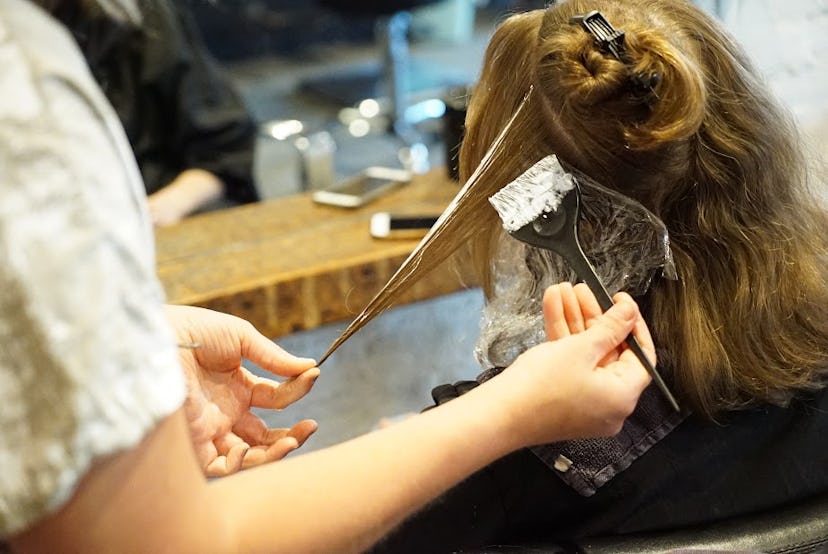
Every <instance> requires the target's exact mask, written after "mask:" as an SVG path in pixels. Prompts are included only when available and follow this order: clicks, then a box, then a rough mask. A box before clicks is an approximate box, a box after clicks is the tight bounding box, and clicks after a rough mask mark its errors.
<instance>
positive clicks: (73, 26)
mask: <svg viewBox="0 0 828 554" xmlns="http://www.w3.org/2000/svg"><path fill="white" fill-rule="evenodd" d="M52 3H53V6H54V7H53V9H52V11H53V13H54V14H55V16H56V17H57V18H58V19H60V20H61V21H62V22H63V23H64V24H65V25H66V26H67V27H68V28H69V29H70V30H71V31H72V34H73V35H74V36H75V39H76V40H77V42H78V44H79V45H80V46H81V50H82V51H83V53H84V55H85V57H86V60H87V62H88V64H89V66H90V67H91V68H92V73H93V75H94V76H95V79H96V80H97V81H98V83H99V85H100V86H101V88H102V89H103V91H104V93H106V96H107V98H108V99H109V101H110V103H111V104H112V105H113V106H114V107H115V111H116V112H117V113H118V116H119V117H120V119H121V122H122V123H123V125H124V128H125V129H126V132H127V136H128V137H129V141H130V144H131V145H132V149H133V151H134V152H135V157H136V159H137V160H138V167H139V168H140V169H141V174H142V175H143V178H144V184H145V186H146V191H147V195H148V202H149V208H150V215H151V217H152V220H153V223H154V224H156V225H170V224H172V223H175V222H177V221H179V220H181V219H182V218H184V217H186V216H187V215H190V214H192V213H193V212H197V211H199V210H204V209H209V208H215V207H219V206H222V205H225V206H226V205H237V204H244V203H248V202H255V201H257V200H259V195H258V192H257V190H256V186H255V182H254V179H253V155H254V141H255V137H256V126H255V124H254V122H253V120H252V118H251V116H250V114H249V112H248V110H247V108H246V106H245V104H244V102H243V99H242V98H241V97H240V95H239V94H238V92H237V91H236V90H235V89H234V87H233V85H232V83H231V82H230V81H229V79H228V78H227V77H226V75H224V74H223V73H222V71H221V70H220V68H219V67H218V66H217V64H216V63H215V62H214V60H213V59H212V58H211V56H210V54H209V52H208V50H207V47H206V46H205V44H204V42H203V39H202V37H201V36H200V33H199V29H198V27H197V25H196V24H195V21H194V19H193V17H192V14H191V13H190V12H189V10H188V8H187V6H186V5H185V4H183V3H180V2H172V1H169V0H142V1H141V2H139V3H138V4H137V5H138V6H139V9H140V10H141V17H142V20H143V23H142V24H141V25H135V24H132V23H129V22H124V21H116V20H113V19H112V18H111V17H109V16H108V15H107V14H106V13H103V12H100V11H99V10H96V9H95V8H94V6H93V7H91V8H90V7H89V6H88V5H87V4H85V3H84V2H67V1H64V0H53V2H52ZM90 10H91V12H90Z"/></svg>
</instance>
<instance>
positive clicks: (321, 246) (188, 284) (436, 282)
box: [156, 168, 472, 338]
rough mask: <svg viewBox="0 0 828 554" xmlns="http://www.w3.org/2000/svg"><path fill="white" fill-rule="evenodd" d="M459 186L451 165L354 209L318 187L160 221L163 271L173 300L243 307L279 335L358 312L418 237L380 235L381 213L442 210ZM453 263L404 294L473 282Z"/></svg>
mask: <svg viewBox="0 0 828 554" xmlns="http://www.w3.org/2000/svg"><path fill="white" fill-rule="evenodd" d="M458 190H459V186H458V185H457V184H456V183H453V182H452V181H450V180H448V178H447V177H445V170H444V169H442V168H441V169H436V170H433V171H432V172H431V173H428V174H426V175H419V176H415V178H414V179H413V180H412V182H411V183H410V184H408V185H405V186H403V187H401V188H400V189H398V190H396V191H394V192H392V193H390V194H388V195H387V196H385V197H383V198H380V199H378V200H376V201H374V202H371V203H369V204H368V205H366V206H363V207H362V208H356V209H348V208H336V207H331V206H323V205H320V204H316V203H314V202H313V201H312V200H311V198H310V195H309V194H300V195H294V196H288V197H284V198H278V199H274V200H268V201H263V202H260V203H257V204H250V205H246V206H241V207H235V208H229V209H226V210H221V211H216V212H209V213H206V214H201V215H197V216H194V217H191V218H188V219H186V220H184V221H182V222H181V223H179V224H177V225H175V226H172V227H166V228H159V229H157V231H156V248H157V260H158V275H159V277H160V279H161V282H162V283H163V285H164V288H165V290H166V293H167V300H168V302H171V303H175V304H190V305H196V306H204V307H207V308H212V309H215V310H220V311H223V312H227V313H232V314H235V315H238V316H241V317H243V318H245V319H247V320H249V321H250V322H251V323H253V324H254V325H255V326H256V327H257V328H258V329H259V330H260V331H261V332H262V333H264V334H265V335H267V336H269V337H273V338H275V337H278V336H280V335H284V334H287V333H290V332H293V331H298V330H302V329H312V328H314V327H316V326H318V325H321V324H324V323H330V322H333V321H339V320H343V319H350V318H352V317H353V316H355V315H356V314H357V313H359V311H361V309H362V308H363V307H364V306H365V304H366V303H367V302H368V301H369V300H370V299H371V298H372V297H373V295H374V294H375V293H376V292H377V291H378V290H379V289H380V288H381V287H382V285H384V284H385V282H386V281H387V280H388V279H389V278H390V277H391V275H392V274H393V272H394V271H395V270H396V269H397V268H398V267H399V266H400V264H401V263H402V262H403V260H404V259H405V258H406V257H407V256H408V254H409V253H410V252H411V251H412V250H413V248H414V247H415V246H416V244H417V243H418V240H400V239H374V238H372V237H371V236H370V234H369V222H370V218H371V215H372V214H373V213H375V212H378V211H389V212H391V213H399V214H409V215H413V214H437V213H440V212H441V211H442V210H443V209H444V208H445V206H447V205H448V203H449V201H450V200H451V199H452V198H453V197H454V195H455V194H456V193H457V191H458ZM460 273H461V271H460V270H459V269H458V267H457V266H456V265H455V264H453V263H447V264H445V265H444V266H443V267H440V268H438V269H436V270H435V271H433V272H432V273H431V274H430V275H428V276H426V277H425V278H424V279H422V280H421V281H420V282H419V283H417V284H416V285H414V286H413V287H412V288H411V289H410V290H409V291H407V292H406V293H405V294H404V295H403V297H402V298H400V301H399V303H400V304H402V303H406V302H412V301H416V300H423V299H426V298H431V297H434V296H438V295H441V294H446V293H449V292H454V291H456V290H459V289H461V288H463V286H464V283H463V282H461V281H464V282H465V283H466V284H468V283H471V282H472V281H471V279H470V278H469V275H468V273H469V272H468V271H462V273H464V274H465V275H464V276H463V279H461V277H460V276H459V274H460Z"/></svg>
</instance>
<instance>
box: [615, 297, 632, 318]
mask: <svg viewBox="0 0 828 554" xmlns="http://www.w3.org/2000/svg"><path fill="white" fill-rule="evenodd" d="M615 305H616V306H617V307H618V315H619V316H620V317H622V318H623V319H625V320H627V321H629V320H632V319H635V316H636V311H637V310H636V307H635V302H633V301H632V300H627V299H626V298H624V299H622V300H621V302H618V303H616V304H615Z"/></svg>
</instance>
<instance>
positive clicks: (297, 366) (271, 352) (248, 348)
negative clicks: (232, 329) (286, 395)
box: [239, 322, 316, 377]
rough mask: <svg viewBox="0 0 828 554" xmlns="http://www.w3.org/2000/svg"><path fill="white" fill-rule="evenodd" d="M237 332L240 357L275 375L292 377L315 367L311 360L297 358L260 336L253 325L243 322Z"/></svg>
mask: <svg viewBox="0 0 828 554" xmlns="http://www.w3.org/2000/svg"><path fill="white" fill-rule="evenodd" d="M245 323H246V325H243V326H242V328H241V329H240V330H239V340H240V343H241V355H242V357H243V358H246V359H248V360H250V361H251V362H253V363H254V364H257V365H258V366H259V367H261V368H262V369H265V370H267V371H269V372H271V373H275V374H276V375H282V376H284V377H293V376H296V375H299V374H300V373H303V372H304V371H307V370H308V369H310V368H312V367H313V366H315V365H316V362H315V361H314V360H312V359H311V358H299V357H298V356H294V355H293V354H291V353H290V352H288V351H286V350H284V349H283V348H282V347H280V346H278V345H277V344H276V343H275V342H273V341H272V340H270V339H269V338H267V337H265V336H264V335H262V334H261V333H260V332H259V331H257V330H256V328H255V327H253V325H251V324H249V323H248V322H245Z"/></svg>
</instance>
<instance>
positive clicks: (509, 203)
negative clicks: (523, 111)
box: [489, 155, 679, 411]
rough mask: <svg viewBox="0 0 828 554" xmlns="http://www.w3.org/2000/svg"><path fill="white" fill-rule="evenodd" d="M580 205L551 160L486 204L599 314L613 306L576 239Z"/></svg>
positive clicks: (571, 182) (634, 345) (569, 179)
mask: <svg viewBox="0 0 828 554" xmlns="http://www.w3.org/2000/svg"><path fill="white" fill-rule="evenodd" d="M580 199H581V194H580V189H579V186H578V181H577V179H576V178H575V176H574V175H572V174H570V173H567V172H566V171H565V170H564V168H563V167H562V166H561V164H560V162H558V158H557V157H556V156H554V155H552V156H547V157H546V158H543V159H542V160H540V161H539V162H537V163H536V164H535V165H533V166H532V167H530V168H529V169H528V170H526V172H524V173H523V174H522V175H520V176H519V177H518V178H517V179H515V180H514V181H512V182H511V183H509V184H508V185H506V186H505V187H503V188H502V189H501V190H500V191H498V192H497V193H495V194H494V195H493V196H492V197H491V198H489V202H490V203H491V204H492V206H493V207H494V209H495V210H496V211H497V213H498V215H499V216H500V219H501V221H502V222H503V228H504V229H505V230H506V231H507V232H508V233H509V234H510V235H512V236H513V237H515V238H516V239H518V240H520V241H522V242H525V243H526V244H529V245H532V246H535V247H537V248H542V249H545V250H550V251H552V252H555V253H556V254H558V255H560V256H561V257H563V258H564V259H565V260H566V261H567V263H568V264H569V266H570V267H571V268H572V270H573V271H574V272H575V274H576V275H577V276H578V277H579V278H580V279H581V280H582V281H583V282H584V283H586V285H587V286H588V287H589V288H590V290H591V291H592V293H593V294H594V295H595V297H596V299H597V300H598V304H599V305H600V306H601V309H602V310H604V311H607V310H608V309H610V307H612V305H613V301H612V298H611V297H610V295H609V293H608V292H607V289H606V288H605V287H604V284H603V283H602V282H601V280H600V279H599V278H598V275H596V273H595V270H594V269H593V267H592V264H590V263H589V260H587V258H586V256H585V255H584V251H583V249H582V248H581V244H580V241H579V239H578V218H579V208H580V201H581V200H580ZM626 342H627V345H629V347H630V349H631V350H632V351H633V352H634V353H635V355H636V356H637V357H638V359H639V360H640V361H641V363H642V364H643V365H644V367H645V368H646V369H647V371H648V372H649V373H650V375H651V376H652V378H653V381H655V384H656V386H657V387H658V388H659V390H660V391H661V392H662V394H663V395H664V397H665V398H666V399H667V401H668V402H669V403H670V405H671V406H672V407H673V408H674V409H675V410H676V411H679V406H678V403H677V402H676V399H675V398H674V397H673V395H672V393H671V392H670V390H669V389H668V388H667V385H666V384H665V383H664V380H663V379H662V378H661V375H659V373H658V371H656V369H655V367H654V366H653V364H651V363H650V360H649V359H647V356H646V355H645V354H644V350H643V349H642V348H641V344H639V342H638V340H637V339H636V338H635V336H633V335H630V336H628V337H627V341H626Z"/></svg>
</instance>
